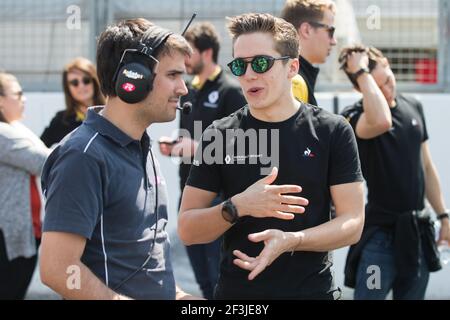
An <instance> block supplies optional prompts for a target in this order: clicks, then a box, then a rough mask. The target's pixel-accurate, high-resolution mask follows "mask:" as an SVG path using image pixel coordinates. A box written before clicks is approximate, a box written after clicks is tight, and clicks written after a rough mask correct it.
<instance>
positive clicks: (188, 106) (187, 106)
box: [177, 101, 192, 114]
mask: <svg viewBox="0 0 450 320" xmlns="http://www.w3.org/2000/svg"><path fill="white" fill-rule="evenodd" d="M177 109H178V110H180V111H183V114H189V113H191V111H192V103H191V102H189V101H188V102H185V103H183V106H182V107H177Z"/></svg>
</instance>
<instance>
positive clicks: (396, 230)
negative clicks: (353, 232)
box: [339, 46, 450, 300]
mask: <svg viewBox="0 0 450 320" xmlns="http://www.w3.org/2000/svg"><path fill="white" fill-rule="evenodd" d="M339 60H340V62H341V63H342V67H343V69H344V71H345V72H346V74H347V76H348V77H349V79H350V80H351V82H352V83H353V85H354V87H355V88H356V89H357V90H359V91H360V92H361V93H362V95H363V98H362V100H360V101H358V102H356V103H355V104H354V105H352V106H349V107H347V108H346V109H345V110H344V111H343V115H344V116H345V117H346V118H347V119H348V120H349V122H350V124H351V125H352V127H353V129H354V130H355V133H356V137H357V141H358V148H359V154H360V157H361V167H362V171H363V174H364V177H365V179H366V181H367V186H368V203H367V206H366V221H365V228H364V232H363V235H362V238H361V241H360V242H359V243H358V244H357V245H355V246H353V247H352V248H351V249H350V251H349V255H348V258H347V264H346V269H345V284H346V285H347V286H350V287H354V288H355V299H384V298H385V297H386V295H387V294H388V292H389V291H390V290H391V289H393V297H394V299H415V300H416V299H423V298H424V296H425V290H426V287H427V283H428V278H429V272H430V271H437V270H439V269H440V268H441V267H440V264H439V259H438V257H437V256H436V245H435V239H434V232H433V226H432V222H431V221H430V218H429V217H428V216H425V215H423V213H422V212H421V210H422V209H424V197H425V196H426V197H427V199H428V201H429V202H430V204H431V206H432V207H433V209H434V210H435V211H436V213H438V217H439V218H440V219H442V221H441V222H442V228H441V230H440V235H439V240H438V241H448V240H450V227H449V221H448V211H447V210H445V204H444V201H443V199H444V198H443V196H442V193H441V188H440V184H439V179H438V174H437V171H436V168H435V166H434V164H433V161H432V159H431V155H430V151H429V148H428V143H427V140H428V133H427V127H426V124H425V118H424V113H423V108H422V104H421V103H420V102H419V101H417V100H416V99H414V98H412V97H406V96H404V95H402V94H397V92H396V82H395V77H394V74H393V73H392V70H391V69H390V67H389V62H388V60H387V59H386V58H385V57H384V56H383V54H382V53H381V52H380V51H379V50H377V49H376V48H373V47H370V48H366V47H364V46H352V47H348V48H344V49H343V50H342V52H341V55H340V58H339ZM374 266H376V268H377V269H374ZM374 272H375V273H374ZM376 277H378V280H375V279H376Z"/></svg>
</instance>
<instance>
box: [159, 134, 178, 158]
mask: <svg viewBox="0 0 450 320" xmlns="http://www.w3.org/2000/svg"><path fill="white" fill-rule="evenodd" d="M158 143H159V151H160V152H161V154H162V155H164V156H166V157H170V156H171V155H172V149H173V146H174V144H175V143H176V142H174V140H173V139H172V138H171V137H166V136H163V137H161V138H159V140H158Z"/></svg>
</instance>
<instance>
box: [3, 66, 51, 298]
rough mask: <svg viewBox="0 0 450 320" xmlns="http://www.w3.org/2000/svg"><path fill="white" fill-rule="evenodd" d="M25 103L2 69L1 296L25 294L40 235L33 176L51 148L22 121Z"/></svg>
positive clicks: (38, 208) (18, 90) (33, 267)
mask: <svg viewBox="0 0 450 320" xmlns="http://www.w3.org/2000/svg"><path fill="white" fill-rule="evenodd" d="M24 106H25V97H24V96H23V93H22V88H21V87H20V84H19V82H18V81H17V79H16V78H15V77H14V76H13V75H11V74H8V73H2V72H0V300H3V299H23V298H24V297H25V294H26V292H27V288H28V286H29V284H30V281H31V278H32V276H33V272H34V269H35V267H36V261H37V248H38V246H39V243H40V237H41V217H40V212H41V196H40V191H39V187H38V185H39V184H38V181H37V178H39V176H40V174H41V170H42V167H43V166H44V162H45V159H46V158H47V155H48V154H49V153H50V150H49V149H48V148H47V147H46V146H45V145H44V144H43V143H42V141H41V140H40V139H39V138H38V137H37V136H36V135H35V134H34V133H33V132H31V130H30V129H28V128H27V127H25V126H24V125H23V124H21V123H20V120H21V119H22V117H23V110H24Z"/></svg>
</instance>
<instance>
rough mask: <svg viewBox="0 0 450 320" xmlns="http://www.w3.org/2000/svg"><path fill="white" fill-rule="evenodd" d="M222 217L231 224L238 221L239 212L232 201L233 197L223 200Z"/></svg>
mask: <svg viewBox="0 0 450 320" xmlns="http://www.w3.org/2000/svg"><path fill="white" fill-rule="evenodd" d="M222 217H223V218H224V219H225V221H228V222H229V223H231V224H235V223H236V222H237V221H238V219H239V213H238V210H237V208H236V206H235V205H234V204H233V202H231V199H227V200H225V201H224V202H223V204H222Z"/></svg>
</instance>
